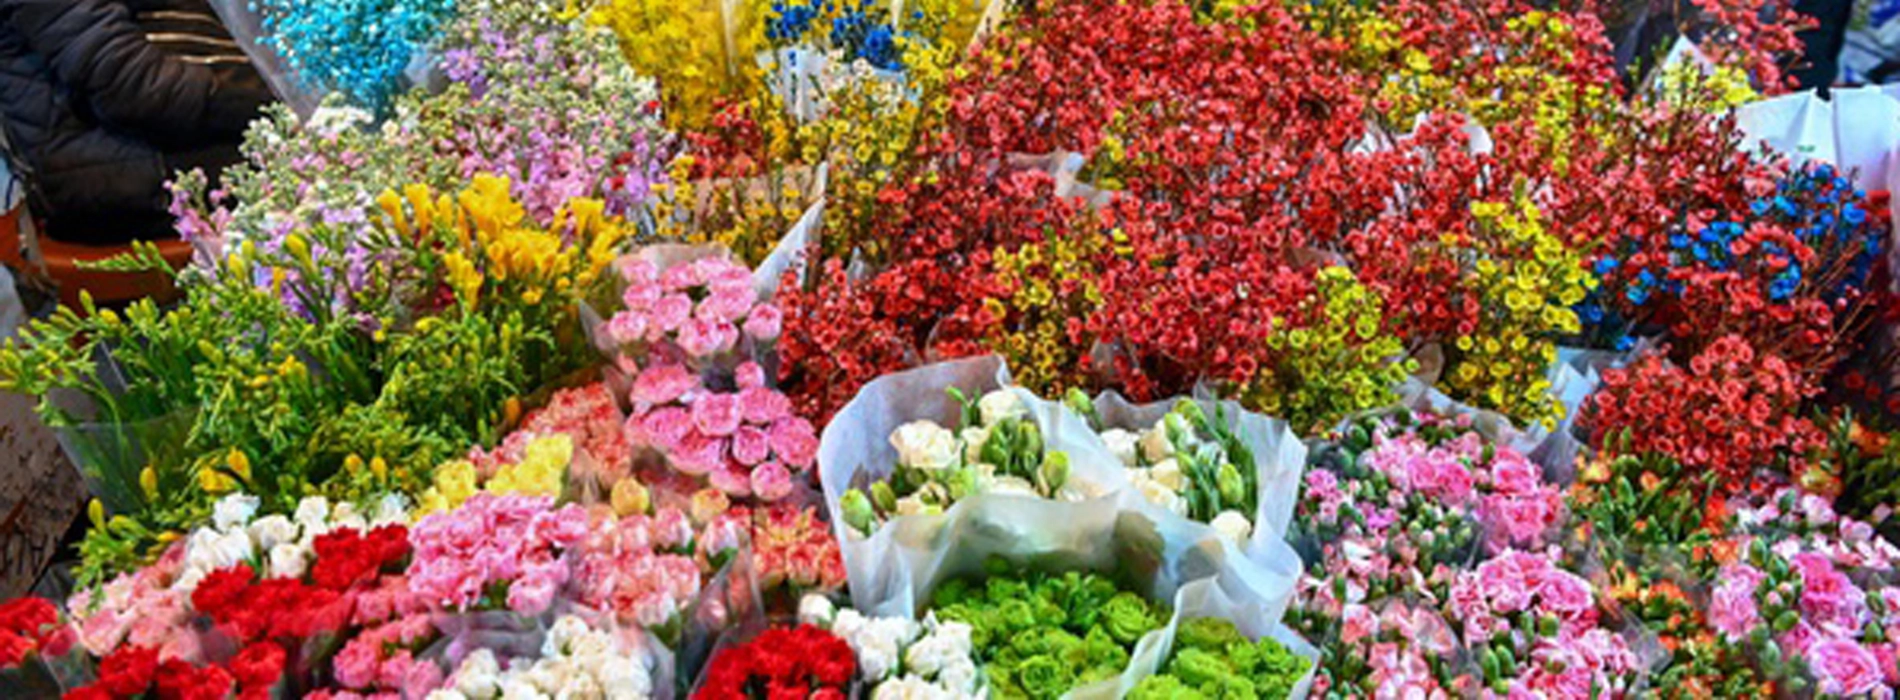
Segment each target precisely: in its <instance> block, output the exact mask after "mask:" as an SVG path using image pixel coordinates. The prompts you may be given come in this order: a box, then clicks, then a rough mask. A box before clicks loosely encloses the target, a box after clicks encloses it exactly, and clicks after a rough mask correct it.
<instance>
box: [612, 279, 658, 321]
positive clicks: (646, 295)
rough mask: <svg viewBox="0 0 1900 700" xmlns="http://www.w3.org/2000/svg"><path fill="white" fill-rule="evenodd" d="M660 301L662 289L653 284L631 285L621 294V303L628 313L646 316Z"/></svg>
mask: <svg viewBox="0 0 1900 700" xmlns="http://www.w3.org/2000/svg"><path fill="white" fill-rule="evenodd" d="M659 301H660V288H659V287H656V286H653V285H652V284H639V283H636V284H630V285H627V288H626V289H624V290H621V292H620V303H621V305H622V307H624V308H625V309H626V310H628V311H632V312H634V313H638V314H641V315H645V314H646V313H647V312H648V311H651V310H652V309H653V305H654V304H655V303H658V302H659Z"/></svg>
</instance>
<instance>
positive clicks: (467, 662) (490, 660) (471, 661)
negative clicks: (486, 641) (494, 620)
mask: <svg viewBox="0 0 1900 700" xmlns="http://www.w3.org/2000/svg"><path fill="white" fill-rule="evenodd" d="M500 675H501V664H500V663H499V662H497V661H495V653H494V652H492V651H489V650H487V649H476V650H475V651H472V652H469V655H468V656H466V657H463V658H462V667H461V668H458V669H456V671H455V677H454V678H451V679H449V685H451V686H454V688H455V690H456V691H457V692H458V693H459V694H461V695H463V696H466V697H468V698H469V699H470V700H493V698H494V697H495V693H496V692H497V691H499V690H500V686H501V679H500V678H498V676H500Z"/></svg>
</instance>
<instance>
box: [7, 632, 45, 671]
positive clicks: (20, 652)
mask: <svg viewBox="0 0 1900 700" xmlns="http://www.w3.org/2000/svg"><path fill="white" fill-rule="evenodd" d="M37 647H38V645H36V644H34V643H33V640H31V639H28V638H26V637H25V636H22V635H20V634H19V633H16V632H13V631H11V630H4V629H0V668H8V667H11V666H13V665H15V664H18V663H20V662H21V661H25V660H26V655H27V654H30V653H32V652H33V650H34V649H35V648H37Z"/></svg>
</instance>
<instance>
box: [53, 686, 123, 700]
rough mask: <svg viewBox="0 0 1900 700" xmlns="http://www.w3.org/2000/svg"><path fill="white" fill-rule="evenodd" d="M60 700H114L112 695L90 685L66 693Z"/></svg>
mask: <svg viewBox="0 0 1900 700" xmlns="http://www.w3.org/2000/svg"><path fill="white" fill-rule="evenodd" d="M60 700H112V693H109V692H106V690H105V689H104V688H101V687H99V686H96V685H88V686H84V687H80V688H74V689H72V690H69V691H66V694H65V695H61V696H60Z"/></svg>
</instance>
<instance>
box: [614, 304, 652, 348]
mask: <svg viewBox="0 0 1900 700" xmlns="http://www.w3.org/2000/svg"><path fill="white" fill-rule="evenodd" d="M647 325H648V324H647V316H646V314H644V313H640V312H638V311H622V312H620V313H617V314H614V317H613V319H611V320H609V321H607V336H608V337H610V338H612V339H613V341H614V342H615V343H618V344H620V345H631V344H633V343H638V342H642V341H645V340H646V339H647V330H648V328H647Z"/></svg>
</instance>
